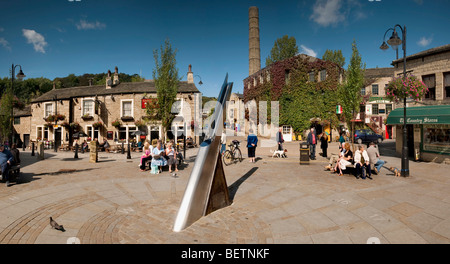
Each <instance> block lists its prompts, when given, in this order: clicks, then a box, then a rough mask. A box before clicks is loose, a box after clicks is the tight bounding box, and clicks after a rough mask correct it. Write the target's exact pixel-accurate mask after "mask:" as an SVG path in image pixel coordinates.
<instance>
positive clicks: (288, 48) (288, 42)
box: [266, 35, 298, 67]
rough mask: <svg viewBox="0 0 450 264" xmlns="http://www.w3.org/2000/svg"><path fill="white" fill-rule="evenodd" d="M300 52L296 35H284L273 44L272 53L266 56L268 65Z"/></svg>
mask: <svg viewBox="0 0 450 264" xmlns="http://www.w3.org/2000/svg"><path fill="white" fill-rule="evenodd" d="M297 53H298V46H297V41H296V40H295V38H294V37H289V36H288V35H284V36H283V37H281V38H278V39H277V40H276V41H275V43H274V44H273V48H272V50H270V55H269V56H268V57H267V58H266V67H267V66H269V65H270V64H272V63H274V62H277V61H281V60H284V59H287V58H290V57H293V56H295V55H296V54H297Z"/></svg>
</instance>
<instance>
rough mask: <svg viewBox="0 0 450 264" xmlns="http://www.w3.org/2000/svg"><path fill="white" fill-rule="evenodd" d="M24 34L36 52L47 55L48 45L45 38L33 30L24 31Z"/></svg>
mask: <svg viewBox="0 0 450 264" xmlns="http://www.w3.org/2000/svg"><path fill="white" fill-rule="evenodd" d="M22 32H23V36H24V37H25V38H26V39H27V42H28V43H31V44H33V47H34V50H35V51H37V52H41V53H45V49H44V48H45V46H47V44H48V43H47V42H46V41H45V38H44V36H42V35H41V34H39V33H37V32H36V31H35V30H32V29H22Z"/></svg>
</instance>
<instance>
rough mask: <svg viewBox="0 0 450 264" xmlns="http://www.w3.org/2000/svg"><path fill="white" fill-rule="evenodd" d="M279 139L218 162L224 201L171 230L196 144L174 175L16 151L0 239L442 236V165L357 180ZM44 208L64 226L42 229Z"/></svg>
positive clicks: (107, 159) (242, 240) (133, 163)
mask: <svg viewBox="0 0 450 264" xmlns="http://www.w3.org/2000/svg"><path fill="white" fill-rule="evenodd" d="M240 140H244V139H243V138H240ZM392 146H393V142H392V141H391V142H389V141H386V142H384V143H382V144H381V145H380V150H381V151H382V155H384V156H383V159H385V160H387V161H388V166H391V165H396V164H400V159H399V158H398V157H396V156H395V155H390V154H389V153H390V152H389V150H390V149H392ZM286 147H287V148H288V150H289V152H288V153H289V156H288V158H287V159H277V158H272V157H271V156H270V148H269V147H267V148H263V147H261V148H258V149H257V157H258V160H257V162H256V163H250V162H248V161H247V159H244V161H243V162H241V163H238V164H233V165H230V166H225V167H224V170H225V175H226V179H227V184H228V186H230V193H231V194H232V197H233V203H232V204H231V205H230V206H228V207H225V208H222V209H219V210H217V211H215V212H213V213H211V214H209V215H207V216H205V217H202V218H201V219H199V220H198V221H197V222H195V223H194V224H192V225H191V226H189V227H188V228H186V229H185V230H183V231H181V232H178V233H177V232H173V231H172V228H173V224H174V220H175V216H176V213H177V211H178V208H179V205H180V202H181V199H182V196H183V194H184V190H185V187H186V184H187V181H188V178H189V175H190V171H191V169H192V166H193V162H194V160H195V156H196V154H197V151H198V148H192V149H188V150H187V153H186V156H187V159H186V160H187V161H188V162H187V164H186V165H184V166H182V167H181V168H180V171H179V172H178V173H177V176H178V177H177V178H174V177H172V176H171V174H169V173H168V171H163V173H161V174H156V175H154V174H150V172H149V171H147V172H140V171H139V168H138V166H137V165H138V162H139V157H140V153H138V152H135V153H132V158H131V160H127V159H126V155H122V154H120V153H103V152H102V153H100V159H99V160H100V161H101V162H98V163H89V156H88V155H89V154H88V153H85V154H81V155H80V158H79V159H78V160H74V159H73V153H72V152H57V153H55V152H53V150H47V151H46V154H45V160H42V161H37V160H36V157H32V156H31V155H30V152H29V151H24V152H22V153H21V157H22V161H23V166H22V169H21V173H22V175H21V178H20V181H19V182H18V183H17V184H15V185H13V186H11V187H8V188H7V187H6V186H5V185H4V184H3V183H2V184H0V243H2V244H14V243H28V244H40V243H43V244H46V243H56V244H59V243H66V242H67V240H68V239H69V238H71V237H76V238H78V239H79V240H80V242H81V243H82V244H90V243H92V244H119V243H138V244H139V243H145V244H147V243H170V244H173V243H188V244H190V243H202V244H203V243H225V244H227V243H232V244H235V243H238V244H247V243H256V244H266V243H299V244H303V243H304V244H310V243H315V244H317V243H318V244H322V243H324V244H328V243H339V244H340V243H356V244H363V243H366V242H367V239H369V238H370V237H378V238H379V239H380V241H381V243H395V244H397V243H401V244H402V243H450V234H449V231H448V230H449V227H450V225H449V223H450V222H449V221H450V203H449V199H448V192H447V191H448V190H449V189H450V178H449V177H448V173H446V172H447V171H448V168H449V167H448V165H445V164H435V163H424V162H421V163H416V162H410V167H411V171H412V174H411V176H410V177H409V178H402V177H393V175H392V173H391V172H389V171H388V170H386V168H383V169H382V170H381V173H380V174H379V175H374V179H373V180H368V179H367V180H362V179H359V180H357V179H355V177H353V176H352V174H345V175H344V176H342V177H339V176H337V175H336V174H332V173H330V172H329V171H325V170H324V166H325V165H327V162H328V160H327V159H325V158H323V157H318V159H317V160H315V161H310V164H309V165H300V164H299V153H298V152H299V149H298V142H292V143H287V144H286ZM332 148H337V145H336V144H335V143H332V144H331V145H330V149H332ZM383 153H384V154H383ZM243 154H244V157H246V154H247V153H246V149H243ZM430 170H431V171H432V172H433V173H429V172H430ZM244 175H246V176H245V177H243V176H244ZM430 175H432V176H430ZM437 175H439V176H437ZM50 216H51V217H53V218H54V219H55V220H56V221H57V222H58V223H59V224H62V225H64V228H65V229H66V232H60V231H58V230H55V229H52V228H51V227H50V225H49V217H50Z"/></svg>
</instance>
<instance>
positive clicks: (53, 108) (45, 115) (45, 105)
mask: <svg viewBox="0 0 450 264" xmlns="http://www.w3.org/2000/svg"><path fill="white" fill-rule="evenodd" d="M47 105H51V106H52V111H51V114H48V115H47ZM54 112H55V107H54V105H53V103H44V118H47V117H48V116H49V115H53V113H54Z"/></svg>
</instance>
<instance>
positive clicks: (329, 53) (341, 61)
mask: <svg viewBox="0 0 450 264" xmlns="http://www.w3.org/2000/svg"><path fill="white" fill-rule="evenodd" d="M322 60H327V61H332V62H334V63H336V64H337V65H339V66H340V67H341V68H343V67H344V65H345V57H344V55H342V51H341V50H329V49H327V50H326V51H325V53H324V54H323V56H322Z"/></svg>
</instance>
